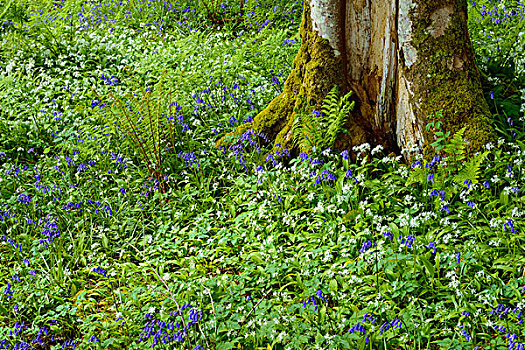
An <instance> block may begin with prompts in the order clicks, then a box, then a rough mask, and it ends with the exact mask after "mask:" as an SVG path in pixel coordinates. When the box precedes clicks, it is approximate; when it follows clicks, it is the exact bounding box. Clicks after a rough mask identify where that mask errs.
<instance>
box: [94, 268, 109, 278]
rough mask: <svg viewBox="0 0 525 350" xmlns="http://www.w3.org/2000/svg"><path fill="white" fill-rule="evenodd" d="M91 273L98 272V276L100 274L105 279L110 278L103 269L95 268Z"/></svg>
mask: <svg viewBox="0 0 525 350" xmlns="http://www.w3.org/2000/svg"><path fill="white" fill-rule="evenodd" d="M91 272H96V273H98V274H100V275H102V276H104V277H106V278H107V277H108V276H107V275H106V270H104V269H103V268H101V267H96V268H93V270H91Z"/></svg>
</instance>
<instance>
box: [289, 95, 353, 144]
mask: <svg viewBox="0 0 525 350" xmlns="http://www.w3.org/2000/svg"><path fill="white" fill-rule="evenodd" d="M351 95H352V92H351V91H350V92H349V93H347V94H346V95H344V96H343V97H341V98H338V96H339V89H338V88H337V86H334V87H333V88H332V90H331V91H330V92H329V93H328V94H327V95H326V97H325V99H324V100H323V105H322V107H321V111H322V113H320V114H318V115H317V116H316V117H314V115H313V113H311V112H309V111H310V110H311V109H312V107H311V106H309V105H307V107H306V110H304V109H303V110H299V109H297V108H296V109H294V112H295V117H294V123H293V126H292V132H293V135H294V137H293V144H294V146H296V147H297V146H298V147H299V149H300V151H301V152H305V153H309V152H310V151H311V149H312V148H314V147H318V148H321V149H325V148H327V147H330V146H332V145H333V144H334V143H335V140H336V139H337V136H338V135H339V134H340V133H341V132H345V131H346V130H345V129H344V125H345V123H346V120H347V118H348V115H349V114H350V111H351V110H352V109H353V108H354V105H355V102H354V101H350V96H351ZM300 98H301V99H303V101H304V98H303V97H300Z"/></svg>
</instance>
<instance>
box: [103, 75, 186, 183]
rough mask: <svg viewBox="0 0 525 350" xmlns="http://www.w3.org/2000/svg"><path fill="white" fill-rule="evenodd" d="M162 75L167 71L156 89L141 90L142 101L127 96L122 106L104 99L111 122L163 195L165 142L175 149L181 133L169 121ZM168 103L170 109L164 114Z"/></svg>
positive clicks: (119, 100)
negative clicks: (124, 138) (158, 185)
mask: <svg viewBox="0 0 525 350" xmlns="http://www.w3.org/2000/svg"><path fill="white" fill-rule="evenodd" d="M165 74H166V71H164V73H163V74H162V76H161V78H160V81H159V83H158V84H157V86H156V87H154V88H152V89H150V90H146V91H144V90H142V97H141V96H140V95H139V96H137V95H135V94H126V95H125V96H124V97H123V99H124V101H125V102H123V99H122V98H118V97H117V98H113V95H112V94H111V93H110V94H109V95H108V97H107V98H108V99H109V100H110V101H112V102H111V103H109V104H108V106H109V108H108V110H109V118H110V119H111V122H112V123H113V124H114V125H118V127H119V128H120V129H122V130H124V133H125V135H126V140H127V142H128V143H129V144H130V146H131V149H132V150H133V151H134V152H136V153H138V154H139V155H140V158H141V160H142V161H143V162H144V164H145V165H146V168H147V169H148V172H149V173H150V175H151V176H152V177H154V178H155V179H157V180H158V181H159V183H160V188H161V191H162V192H165V191H166V190H167V188H165V185H164V181H163V178H164V176H163V174H162V168H163V163H165V160H164V155H165V151H164V150H165V146H166V142H169V143H170V144H171V146H172V147H173V148H175V142H176V139H175V138H176V134H179V135H178V136H179V137H178V139H179V141H180V131H179V130H178V128H177V127H176V125H174V122H173V120H172V119H173V117H174V113H172V108H171V107H172V103H171V101H172V96H171V93H170V92H167V93H163V91H162V89H163V82H164V76H165ZM95 94H96V92H95ZM96 95H97V97H98V98H99V99H102V98H101V97H100V96H99V95H98V94H96ZM167 103H169V107H168V110H167V111H165V105H166V104H167Z"/></svg>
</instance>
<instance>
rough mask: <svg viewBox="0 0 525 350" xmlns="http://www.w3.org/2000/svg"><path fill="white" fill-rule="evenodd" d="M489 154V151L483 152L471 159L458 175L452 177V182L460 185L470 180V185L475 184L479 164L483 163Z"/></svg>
mask: <svg viewBox="0 0 525 350" xmlns="http://www.w3.org/2000/svg"><path fill="white" fill-rule="evenodd" d="M489 153H490V152H489V151H485V152H483V153H480V154H478V155H476V156H474V157H473V158H471V159H470V161H469V162H468V163H467V164H466V165H465V166H464V167H463V168H462V169H461V170H460V171H459V173H457V174H456V175H455V176H454V178H453V180H454V182H456V183H457V184H459V185H461V184H463V182H464V181H465V180H470V181H472V184H476V183H477V182H478V175H479V170H480V166H481V163H483V160H485V158H486V157H487V155H488V154H489Z"/></svg>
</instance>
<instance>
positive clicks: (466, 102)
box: [407, 0, 495, 156]
mask: <svg viewBox="0 0 525 350" xmlns="http://www.w3.org/2000/svg"><path fill="white" fill-rule="evenodd" d="M437 4H439V5H437ZM466 5H467V4H466V2H465V1H462V0H456V1H451V2H448V3H447V4H444V3H443V2H441V1H440V2H429V1H424V0H420V1H418V2H417V7H416V9H415V10H414V11H413V13H412V14H411V20H412V22H413V24H414V27H413V28H414V35H413V41H412V45H413V46H414V48H415V49H416V50H417V52H418V61H417V62H416V64H414V66H412V67H411V68H410V69H408V70H407V72H408V76H409V79H410V80H412V81H413V82H415V84H414V85H415V87H416V89H415V93H416V95H415V96H414V98H415V101H416V104H417V105H419V110H418V114H419V115H418V117H424V118H426V117H427V116H428V115H430V114H431V113H433V112H437V111H439V110H442V111H443V112H442V113H443V124H444V125H443V129H444V130H446V131H450V132H451V134H454V133H455V132H457V131H458V130H460V129H461V128H462V127H464V126H466V127H467V128H466V131H465V135H464V136H465V139H466V140H467V141H468V142H469V143H470V145H469V147H468V153H469V154H473V153H474V152H477V151H480V150H481V149H482V147H483V145H484V144H486V143H487V142H489V141H494V140H495V135H494V130H493V128H492V127H491V125H490V114H489V108H488V105H487V102H486V101H485V99H484V97H483V93H482V89H481V83H480V74H479V71H478V68H477V67H476V64H475V62H474V53H473V48H472V44H471V42H470V39H469V36H468V28H467V21H466V16H467V6H466ZM438 11H441V13H450V16H449V18H448V19H447V21H448V27H447V28H446V29H444V31H443V32H442V33H441V32H437V34H436V32H434V35H431V33H432V30H433V27H432V26H433V23H432V18H436V14H437V13H439V12H438ZM447 11H450V12H447ZM433 16H434V17H433ZM427 122H429V121H427V120H425V121H424V123H425V125H426V123H427ZM425 140H428V141H430V142H428V143H427V144H426V147H425V150H424V153H425V154H426V155H427V156H430V155H432V154H433V150H432V147H430V146H429V143H431V142H433V135H432V134H429V133H427V134H426V135H425Z"/></svg>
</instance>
